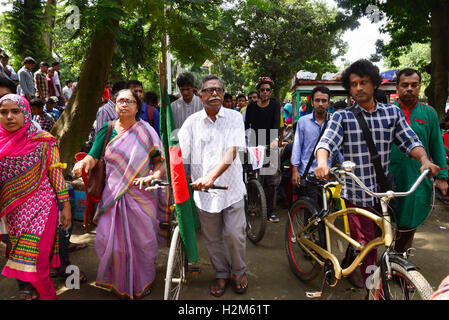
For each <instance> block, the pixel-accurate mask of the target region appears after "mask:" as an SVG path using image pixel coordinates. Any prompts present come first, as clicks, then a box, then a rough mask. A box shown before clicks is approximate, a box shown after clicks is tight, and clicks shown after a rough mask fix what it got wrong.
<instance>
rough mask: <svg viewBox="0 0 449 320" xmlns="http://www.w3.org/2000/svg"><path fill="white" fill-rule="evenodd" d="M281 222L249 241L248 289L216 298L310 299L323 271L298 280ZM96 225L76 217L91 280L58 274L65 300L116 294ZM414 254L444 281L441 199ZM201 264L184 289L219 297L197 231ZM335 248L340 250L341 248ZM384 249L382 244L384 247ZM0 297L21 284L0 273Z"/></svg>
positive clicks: (447, 242) (336, 296)
mask: <svg viewBox="0 0 449 320" xmlns="http://www.w3.org/2000/svg"><path fill="white" fill-rule="evenodd" d="M279 217H280V218H281V222H280V223H277V224H273V223H268V224H267V230H266V234H265V237H264V239H262V241H261V242H260V243H259V244H257V245H254V244H252V243H250V242H248V244H247V265H248V271H247V274H248V278H249V289H248V291H247V293H246V294H244V295H236V294H234V293H233V292H232V290H228V291H227V292H226V293H225V294H224V295H223V296H222V297H221V298H219V299H218V300H307V299H308V298H306V296H305V292H306V291H315V290H317V289H318V288H319V286H320V283H321V279H322V277H321V275H320V276H319V277H317V278H316V279H315V280H313V281H312V282H310V283H303V282H301V281H299V280H298V279H297V278H295V276H294V275H293V273H292V272H291V271H290V269H289V265H288V261H287V257H286V254H285V249H284V231H285V222H286V217H287V211H286V210H285V209H279ZM94 238H95V231H91V232H89V233H87V234H84V233H83V232H82V230H81V222H77V223H76V226H75V230H74V234H73V236H72V242H77V243H87V244H89V247H88V248H87V249H84V250H81V251H77V252H74V253H72V254H71V260H72V263H73V264H75V265H77V266H79V267H80V268H81V270H83V271H85V272H86V274H87V277H88V282H87V283H85V284H82V285H81V288H80V289H79V290H68V289H66V288H65V285H64V281H63V280H60V279H55V280H54V284H55V286H56V288H57V293H58V298H59V299H61V300H115V299H116V297H115V296H114V295H113V294H111V293H110V292H108V291H106V290H103V289H100V288H98V287H95V285H94V282H95V276H96V271H97V262H98V260H97V257H96V255H95V250H94ZM414 244H415V247H416V249H417V252H416V255H415V256H414V257H412V258H411V259H412V261H414V262H415V263H416V264H417V265H418V266H420V267H421V272H422V273H423V274H424V276H425V277H426V278H427V279H428V281H429V282H430V284H431V285H432V286H433V287H434V288H437V287H438V285H439V283H440V281H441V280H442V279H443V278H444V277H445V276H446V275H448V274H449V206H445V205H443V204H441V203H439V202H437V204H436V209H435V211H434V212H433V213H432V215H431V217H430V218H429V219H428V220H427V221H426V223H425V224H424V225H423V226H421V227H420V228H419V229H418V232H417V234H416V238H415V243H414ZM198 246H199V250H200V259H199V262H198V264H197V265H198V266H199V267H200V268H201V273H200V274H199V275H193V274H189V275H188V284H187V286H186V287H185V289H184V290H183V298H184V299H188V300H209V299H211V300H216V299H217V298H214V297H212V296H210V295H209V291H208V288H209V284H210V282H211V280H212V279H213V278H214V276H213V273H212V267H211V265H210V262H209V259H208V257H207V254H206V252H205V249H204V246H203V244H202V242H201V235H200V234H198ZM336 248H337V249H336V250H337V252H338V253H339V255H340V256H342V254H343V253H342V252H341V250H338V246H336ZM4 251H5V248H4V245H3V244H2V245H0V267H2V266H3V265H4V264H5V261H6V260H5V258H4ZM380 251H382V250H380ZM167 252H168V249H167V248H162V249H161V250H160V254H159V257H158V260H157V278H156V280H155V284H154V287H153V292H152V293H151V294H150V295H149V296H147V297H146V298H145V299H146V300H161V299H163V289H164V285H163V279H164V275H165V267H166V263H167ZM0 288H1V289H0V299H1V300H17V299H18V297H17V285H16V282H15V280H14V279H8V278H5V277H4V276H1V275H0ZM364 294H365V293H364V290H361V289H354V288H352V287H351V285H350V284H349V282H348V281H347V280H345V279H343V280H341V281H340V282H339V283H338V285H337V286H336V287H334V288H329V287H327V288H326V289H325V292H324V294H323V297H322V298H321V299H326V300H359V299H363V297H364Z"/></svg>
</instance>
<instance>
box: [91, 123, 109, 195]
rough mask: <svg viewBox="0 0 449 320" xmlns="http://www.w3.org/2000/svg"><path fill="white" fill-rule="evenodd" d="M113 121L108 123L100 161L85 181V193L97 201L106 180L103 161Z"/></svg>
mask: <svg viewBox="0 0 449 320" xmlns="http://www.w3.org/2000/svg"><path fill="white" fill-rule="evenodd" d="M114 123H115V121H108V130H107V132H106V137H105V139H104V143H103V149H102V151H101V156H100V159H99V160H98V162H97V164H96V165H95V167H93V168H92V170H90V172H89V178H88V180H87V193H88V194H89V195H90V196H92V197H94V198H97V199H100V198H101V194H102V193H103V189H104V184H105V179H106V163H105V161H104V152H105V149H106V145H107V144H108V142H109V140H110V139H111V135H112V129H113V128H114Z"/></svg>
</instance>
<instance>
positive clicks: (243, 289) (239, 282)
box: [233, 273, 248, 294]
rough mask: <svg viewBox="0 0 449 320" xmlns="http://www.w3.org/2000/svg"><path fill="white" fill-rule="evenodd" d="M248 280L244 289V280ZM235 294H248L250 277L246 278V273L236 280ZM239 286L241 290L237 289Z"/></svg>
mask: <svg viewBox="0 0 449 320" xmlns="http://www.w3.org/2000/svg"><path fill="white" fill-rule="evenodd" d="M244 278H246V286H244V287H242V280H243V279H244ZM233 283H234V292H235V293H238V294H243V293H245V292H246V289H248V277H247V276H246V273H243V274H241V275H240V276H239V277H237V279H234V281H233ZM237 286H240V288H237Z"/></svg>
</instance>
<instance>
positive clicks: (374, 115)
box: [315, 60, 439, 283]
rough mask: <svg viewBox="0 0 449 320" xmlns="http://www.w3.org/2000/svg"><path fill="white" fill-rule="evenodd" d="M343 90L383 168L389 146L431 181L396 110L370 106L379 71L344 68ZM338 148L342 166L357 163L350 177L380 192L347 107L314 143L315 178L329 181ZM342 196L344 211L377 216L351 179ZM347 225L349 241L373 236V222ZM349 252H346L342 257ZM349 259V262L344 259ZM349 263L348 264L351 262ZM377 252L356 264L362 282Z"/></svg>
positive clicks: (364, 65) (355, 220) (353, 218)
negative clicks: (367, 131) (332, 155)
mask: <svg viewBox="0 0 449 320" xmlns="http://www.w3.org/2000/svg"><path fill="white" fill-rule="evenodd" d="M342 81H343V86H344V88H345V89H346V90H348V91H349V92H350V94H351V96H352V97H353V98H354V99H355V101H356V103H355V112H356V113H362V114H363V117H364V118H365V120H366V122H367V125H368V128H369V129H370V131H371V133H372V137H373V141H374V144H375V145H376V148H377V151H378V153H379V156H380V157H381V162H382V167H383V168H384V170H385V174H388V169H389V163H390V154H391V148H392V145H393V143H394V144H396V145H397V146H398V147H399V149H400V150H401V151H402V152H404V153H406V154H407V155H409V156H410V157H411V158H414V159H417V160H418V161H419V162H420V163H421V171H423V170H424V169H426V168H430V169H431V170H432V173H433V175H434V176H436V175H437V174H438V171H439V167H438V166H437V165H435V164H433V163H432V162H431V161H430V160H429V158H428V157H427V154H426V151H425V149H424V148H423V146H422V143H421V142H420V140H419V138H418V136H417V135H416V134H415V133H414V132H413V130H412V129H411V128H410V126H409V125H408V124H407V121H406V119H405V116H404V114H403V113H402V112H401V110H400V109H399V108H398V107H396V106H394V105H392V104H381V103H378V102H376V101H375V99H374V92H375V90H376V89H377V88H378V87H379V86H380V84H381V81H382V78H381V77H380V75H379V69H378V68H377V67H376V66H375V65H373V64H372V63H371V62H370V61H368V60H358V61H356V62H354V63H353V64H352V65H351V66H349V67H348V68H347V69H346V70H345V71H344V73H343V77H342ZM336 149H339V150H340V151H341V152H342V154H343V161H352V162H354V163H355V164H356V168H355V171H354V174H355V175H356V176H357V177H359V178H360V179H361V180H362V182H363V183H364V184H365V185H366V186H367V187H368V188H369V189H370V190H372V191H374V192H379V191H380V190H379V185H378V181H377V179H376V171H375V169H374V165H373V164H372V161H371V156H370V152H369V149H368V146H367V143H366V141H365V138H364V136H363V132H362V129H361V128H360V126H359V124H358V122H357V119H356V118H355V116H354V114H353V113H352V112H351V111H350V110H349V108H346V109H343V110H339V111H337V112H335V113H334V114H333V116H332V118H331V120H330V122H329V124H328V126H327V129H326V131H325V132H324V134H323V137H322V138H321V140H320V142H319V143H318V145H317V147H316V149H315V152H316V157H317V162H318V166H317V168H316V169H315V174H316V176H317V177H319V178H329V166H328V158H329V154H330V153H332V152H333V151H334V150H336ZM346 183H347V184H346V186H344V187H343V190H342V197H343V198H344V199H345V202H346V206H347V207H354V206H357V207H363V208H365V209H368V210H371V211H372V209H371V208H373V207H374V208H376V210H377V211H378V212H380V209H379V208H380V206H379V204H378V203H377V204H376V203H375V200H374V199H373V198H372V197H370V196H369V195H368V194H366V193H365V192H364V191H363V190H361V189H360V188H359V187H358V186H356V184H355V183H354V182H353V181H352V180H351V179H350V178H347V179H346ZM348 218H349V226H350V230H351V237H352V238H354V239H355V240H356V241H358V242H360V243H363V244H366V243H368V242H369V241H371V240H373V239H374V238H375V236H376V228H377V227H376V225H375V223H374V222H373V221H372V220H370V219H368V218H366V217H364V216H361V215H355V214H350V215H348ZM348 252H349V250H348V251H347V253H348ZM348 259H349V258H348ZM351 262H352V261H349V262H348V263H351ZM376 263H377V251H376V250H373V251H371V252H370V253H369V254H368V255H367V256H366V258H365V259H364V260H363V262H362V265H361V268H360V269H361V272H362V277H363V279H364V280H365V281H364V283H366V278H367V277H368V274H366V272H365V271H366V268H367V267H368V266H369V265H376Z"/></svg>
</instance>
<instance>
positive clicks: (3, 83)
mask: <svg viewBox="0 0 449 320" xmlns="http://www.w3.org/2000/svg"><path fill="white" fill-rule="evenodd" d="M0 87H6V88H8V89H9V90H10V91H11V93H14V94H16V92H17V86H16V85H15V83H14V82H12V81H11V80H9V79H6V78H3V77H0Z"/></svg>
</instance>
